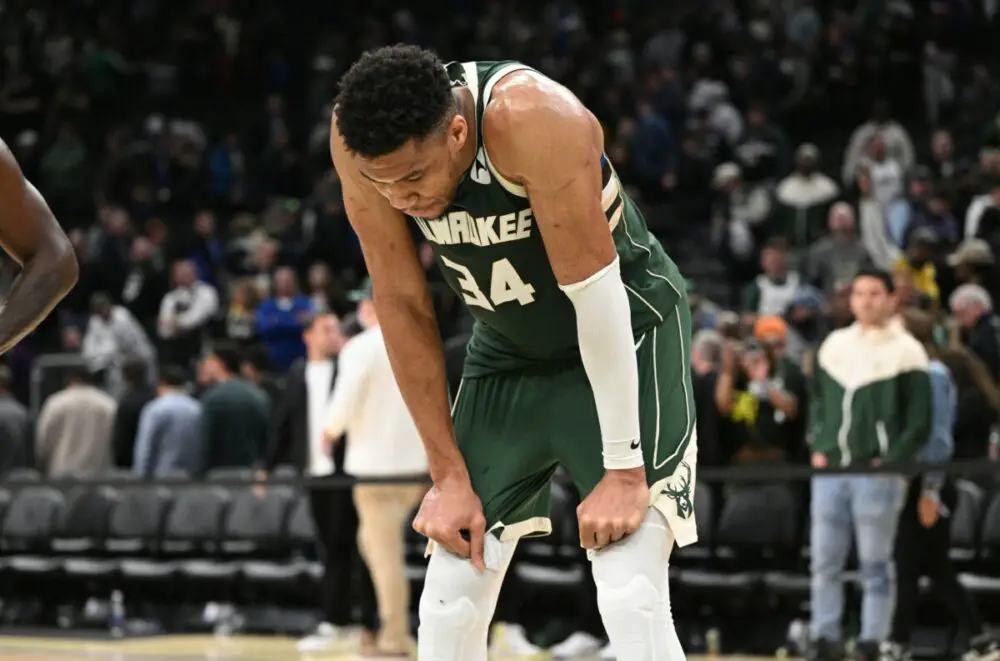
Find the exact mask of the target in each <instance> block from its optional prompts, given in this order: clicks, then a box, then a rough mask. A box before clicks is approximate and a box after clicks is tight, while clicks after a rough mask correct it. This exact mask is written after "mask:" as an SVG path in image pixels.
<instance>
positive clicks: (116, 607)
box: [108, 590, 125, 638]
mask: <svg viewBox="0 0 1000 661" xmlns="http://www.w3.org/2000/svg"><path fill="white" fill-rule="evenodd" d="M108 630H109V631H110V632H111V637H112V638H123V637H124V636H125V597H124V595H122V591H121V590H115V591H114V592H112V593H111V608H110V609H109V610H108Z"/></svg>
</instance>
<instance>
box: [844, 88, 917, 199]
mask: <svg viewBox="0 0 1000 661" xmlns="http://www.w3.org/2000/svg"><path fill="white" fill-rule="evenodd" d="M873 138H877V139H878V144H879V147H878V148H877V149H873V148H874V145H873V143H872V139H873ZM873 150H874V151H876V152H881V158H882V161H883V162H884V163H890V164H893V165H892V169H893V170H894V171H895V170H898V172H893V173H891V174H892V177H893V178H894V180H895V179H898V181H899V189H900V190H902V173H903V172H907V171H908V170H909V169H910V168H912V167H913V165H914V156H913V140H912V139H910V134H909V133H908V132H907V131H906V129H905V128H903V126H902V124H899V123H898V122H896V121H895V120H894V119H892V118H891V117H890V115H889V105H888V104H887V103H886V102H885V101H881V100H880V101H877V102H876V103H875V105H874V107H873V110H872V115H871V119H869V120H868V121H867V122H865V123H864V124H862V125H861V126H859V127H858V128H857V129H855V130H854V133H852V134H851V139H850V142H849V143H848V145H847V151H846V152H845V153H844V167H843V172H842V174H843V182H844V183H845V184H850V183H851V182H853V181H854V180H855V179H856V178H857V176H858V172H859V171H860V170H861V168H862V162H863V161H864V154H865V152H866V151H869V152H870V151H873ZM876 179H878V177H876ZM893 185H896V184H893Z"/></svg>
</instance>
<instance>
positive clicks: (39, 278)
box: [0, 141, 79, 354]
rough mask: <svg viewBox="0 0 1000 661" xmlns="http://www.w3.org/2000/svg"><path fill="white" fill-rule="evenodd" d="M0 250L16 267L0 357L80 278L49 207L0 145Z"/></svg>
mask: <svg viewBox="0 0 1000 661" xmlns="http://www.w3.org/2000/svg"><path fill="white" fill-rule="evenodd" d="M0 246H3V249H4V250H5V251H6V252H7V254H8V255H10V256H11V258H13V259H14V260H15V261H17V263H18V264H20V266H21V273H20V275H19V276H18V277H17V279H16V280H15V281H14V285H13V286H12V287H11V289H10V292H8V294H7V299H6V300H5V301H4V304H3V307H2V308H0V354H2V353H5V352H6V351H7V350H9V349H10V348H11V347H13V346H14V345H15V344H17V343H18V342H19V341H20V340H21V338H23V337H24V336H25V335H27V334H28V333H30V332H31V331H33V330H34V329H35V327H36V326H38V324H39V323H41V321H42V320H43V319H45V317H46V316H48V314H49V312H51V311H52V308H54V307H55V306H56V304H57V303H58V302H59V301H60V300H62V298H63V296H65V295H66V294H67V293H68V292H69V290H70V289H72V288H73V285H75V284H76V280H77V278H78V277H79V266H78V265H77V262H76V254H75V253H74V252H73V246H72V245H71V244H70V241H69V239H68V238H67V237H66V233H65V232H63V230H62V228H61V227H60V226H59V223H58V222H56V219H55V217H53V215H52V211H50V210H49V206H48V205H47V204H46V203H45V200H44V199H42V196H41V195H40V194H39V193H38V191H37V190H36V189H35V187H34V186H32V185H31V183H29V182H28V181H27V180H26V179H25V178H24V175H23V174H21V169H20V168H19V167H18V166H17V162H16V161H15V160H14V155H13V154H12V153H11V152H10V150H9V149H8V148H7V145H5V144H4V143H3V141H0Z"/></svg>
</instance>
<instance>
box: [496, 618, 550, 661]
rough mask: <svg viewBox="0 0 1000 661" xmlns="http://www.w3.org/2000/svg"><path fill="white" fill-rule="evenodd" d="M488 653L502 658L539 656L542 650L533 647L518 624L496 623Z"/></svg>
mask: <svg viewBox="0 0 1000 661" xmlns="http://www.w3.org/2000/svg"><path fill="white" fill-rule="evenodd" d="M490 653H492V654H497V655H500V656H502V657H510V656H514V657H522V656H532V655H534V654H541V653H542V648H540V647H538V646H536V645H533V644H532V643H531V641H530V640H528V636H527V635H526V634H525V633H524V627H522V626H521V625H520V624H507V623H504V622H498V623H496V624H494V625H493V635H492V637H491V639H490Z"/></svg>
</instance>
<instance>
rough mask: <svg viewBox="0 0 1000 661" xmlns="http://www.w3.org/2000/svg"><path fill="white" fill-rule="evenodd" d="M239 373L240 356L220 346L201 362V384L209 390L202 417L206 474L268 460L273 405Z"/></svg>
mask: <svg viewBox="0 0 1000 661" xmlns="http://www.w3.org/2000/svg"><path fill="white" fill-rule="evenodd" d="M239 371H240V357H239V352H238V351H237V350H236V349H234V348H231V347H229V346H225V345H216V346H215V347H214V348H213V349H212V351H211V352H210V353H209V354H208V356H207V357H206V358H205V359H204V360H202V362H201V366H200V369H199V373H198V377H199V379H198V380H199V381H200V382H201V383H202V384H204V385H207V386H209V388H208V390H207V391H206V392H205V394H204V396H203V397H202V415H201V445H202V449H203V451H204V453H205V454H204V460H203V462H202V466H203V467H204V468H205V470H212V469H213V468H224V467H227V466H247V467H249V466H255V465H257V463H258V462H259V461H260V460H261V459H262V458H263V457H264V451H265V449H266V448H267V441H268V433H269V429H270V407H271V404H270V402H269V401H268V399H267V395H265V394H264V391H262V390H261V389H260V388H258V387H257V386H255V385H253V384H251V383H247V382H246V381H244V380H243V379H241V378H239V377H238V376H237V375H238V374H239Z"/></svg>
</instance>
